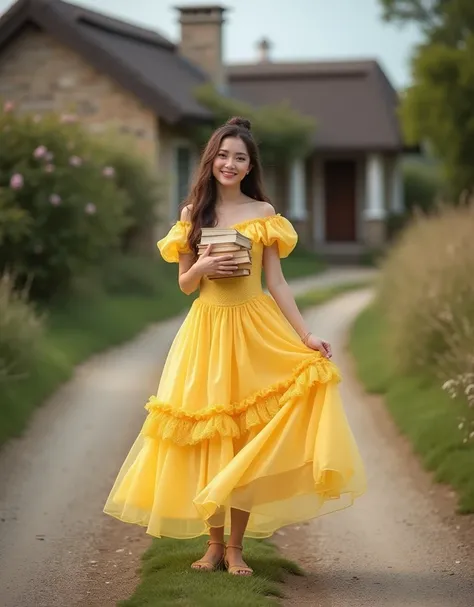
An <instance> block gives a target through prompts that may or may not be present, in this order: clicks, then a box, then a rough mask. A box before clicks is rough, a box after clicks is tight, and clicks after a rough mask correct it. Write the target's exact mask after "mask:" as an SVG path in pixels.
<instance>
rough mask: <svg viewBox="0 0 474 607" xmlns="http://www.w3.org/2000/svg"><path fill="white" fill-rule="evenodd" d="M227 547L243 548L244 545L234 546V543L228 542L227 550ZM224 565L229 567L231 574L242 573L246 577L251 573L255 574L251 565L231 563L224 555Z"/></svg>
mask: <svg viewBox="0 0 474 607" xmlns="http://www.w3.org/2000/svg"><path fill="white" fill-rule="evenodd" d="M227 548H235V549H236V550H241V551H242V550H243V549H244V548H243V546H233V545H232V544H227V546H226V551H227ZM224 565H225V568H226V569H227V571H228V573H230V574H231V575H241V576H244V577H250V576H251V575H253V569H251V568H250V567H247V566H238V565H229V561H228V560H227V559H226V557H225V556H224Z"/></svg>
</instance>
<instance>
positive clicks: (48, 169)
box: [44, 164, 55, 173]
mask: <svg viewBox="0 0 474 607" xmlns="http://www.w3.org/2000/svg"><path fill="white" fill-rule="evenodd" d="M54 168H55V167H54V164H47V165H46V166H45V167H44V170H45V171H46V172H47V173H52V172H53V171H54Z"/></svg>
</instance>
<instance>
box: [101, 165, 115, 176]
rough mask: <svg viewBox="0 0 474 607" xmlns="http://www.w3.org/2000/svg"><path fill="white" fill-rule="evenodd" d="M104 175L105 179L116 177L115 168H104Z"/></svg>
mask: <svg viewBox="0 0 474 607" xmlns="http://www.w3.org/2000/svg"><path fill="white" fill-rule="evenodd" d="M102 175H103V176H104V177H114V175H115V169H114V167H104V169H103V171H102Z"/></svg>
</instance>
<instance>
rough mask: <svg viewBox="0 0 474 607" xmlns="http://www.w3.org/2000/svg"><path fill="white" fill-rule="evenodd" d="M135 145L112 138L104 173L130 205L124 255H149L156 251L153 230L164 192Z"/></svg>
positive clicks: (122, 138) (107, 148)
mask: <svg viewBox="0 0 474 607" xmlns="http://www.w3.org/2000/svg"><path fill="white" fill-rule="evenodd" d="M133 145H134V142H132V141H129V140H127V139H125V138H124V137H117V135H114V136H111V137H110V138H109V141H108V143H107V144H106V145H104V148H103V152H102V153H103V157H104V160H103V164H104V166H105V169H104V172H105V173H106V174H107V171H109V172H110V173H112V174H113V178H114V181H115V184H116V185H117V187H118V188H119V189H120V190H121V191H122V192H124V193H125V194H126V195H127V197H128V199H129V200H130V202H131V204H130V205H128V207H127V209H126V216H127V220H128V226H127V228H126V230H125V231H124V233H123V234H122V237H121V249H122V251H125V252H128V251H138V252H150V251H154V250H155V242H156V238H155V233H154V229H155V226H156V224H157V222H158V220H159V213H158V210H159V207H160V203H161V201H162V200H163V199H164V197H165V190H164V184H163V183H162V182H161V181H160V180H159V179H158V178H157V176H156V175H155V174H154V171H153V167H152V166H150V164H149V163H148V162H147V161H146V160H145V159H144V158H143V157H142V155H140V154H139V153H138V152H137V151H135V150H134V147H133Z"/></svg>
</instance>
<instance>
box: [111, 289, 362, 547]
mask: <svg viewBox="0 0 474 607" xmlns="http://www.w3.org/2000/svg"><path fill="white" fill-rule="evenodd" d="M210 308H211V307H210V306H207V305H206V304H203V303H202V302H199V300H198V301H197V302H195V304H194V305H193V309H192V310H191V312H190V314H189V315H188V317H187V319H186V321H185V323H184V324H183V326H182V328H181V330H180V332H179V333H178V335H177V337H176V339H175V342H174V343H173V346H172V348H171V351H170V355H169V357H168V360H167V363H166V365H165V369H164V371H163V375H162V380H161V382H160V389H159V390H158V395H157V396H156V397H152V398H151V399H150V401H149V403H148V404H147V409H148V417H147V419H146V420H145V423H144V425H143V428H142V431H141V432H140V434H139V436H138V438H137V440H136V442H135V444H134V445H133V447H132V449H131V451H130V453H129V455H128V457H127V459H126V460H125V462H124V464H123V466H122V469H121V471H120V473H119V475H118V478H117V480H116V482H115V484H114V487H113V489H112V491H111V494H110V496H109V498H108V500H107V503H106V505H105V508H104V511H105V512H106V513H108V514H110V515H112V516H115V517H117V518H119V519H120V520H122V521H125V522H129V523H136V524H139V525H143V526H145V527H146V528H147V532H148V533H150V534H151V535H154V536H157V537H161V536H167V537H175V538H191V537H196V536H199V535H201V534H204V533H207V532H208V531H209V527H221V526H224V527H225V529H226V531H229V527H230V511H231V509H232V508H236V509H239V510H244V511H247V512H249V513H250V518H249V524H248V527H247V532H246V535H247V536H250V537H257V538H261V537H268V536H271V535H272V534H273V533H274V532H275V531H276V530H277V529H279V528H281V527H283V526H285V525H288V524H292V523H296V522H300V521H303V520H308V519H311V518H314V517H316V516H320V515H323V514H326V513H329V512H333V511H335V510H340V509H342V508H345V507H347V506H350V505H351V504H352V503H353V501H354V499H355V498H356V497H358V496H360V495H361V494H362V493H363V492H364V491H365V484H366V480H365V474H364V467H363V464H362V461H361V459H360V456H359V452H358V449H357V446H356V444H355V441H354V438H353V436H352V433H351V430H350V428H349V425H348V422H347V418H346V415H345V412H344V409H343V407H342V403H341V400H340V397H339V391H338V386H337V383H338V380H339V376H338V373H337V369H336V367H335V366H334V365H333V364H332V363H330V362H329V361H327V360H325V359H323V358H322V357H321V356H320V355H319V354H318V353H315V352H313V351H311V350H309V349H308V348H306V347H305V346H303V345H302V344H301V343H300V342H299V340H298V338H297V337H295V335H294V333H293V331H292V329H291V327H289V325H288V324H287V323H286V320H285V319H284V318H283V317H282V315H281V313H280V311H279V309H278V308H277V306H276V305H275V304H274V302H273V301H272V300H271V299H270V298H268V297H266V296H262V297H261V298H257V299H256V300H255V301H253V302H252V303H251V304H250V305H246V306H240V307H239V311H238V312H236V308H235V307H228V308H223V309H222V308H220V309H219V310H220V311H219V313H218V314H216V313H215V312H216V310H215V308H214V310H211V309H210ZM197 323H198V324H199V327H200V330H199V331H195V328H196V324H197ZM208 323H212V325H211V326H209V325H208ZM224 327H225V330H224ZM193 335H194V336H195V337H194V338H193ZM198 335H199V339H197V336H198ZM223 335H224V337H223ZM227 339H232V344H233V345H232V347H229V344H228V343H227V342H226V340H227ZM237 344H239V345H237ZM249 344H251V346H250V352H249ZM260 349H261V351H260ZM206 352H207V356H204V355H205V353H206ZM239 363H240V364H239ZM216 365H217V366H216ZM262 378H263V381H262ZM170 381H172V382H173V383H174V386H170V385H169V383H170ZM164 399H166V400H164Z"/></svg>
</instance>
